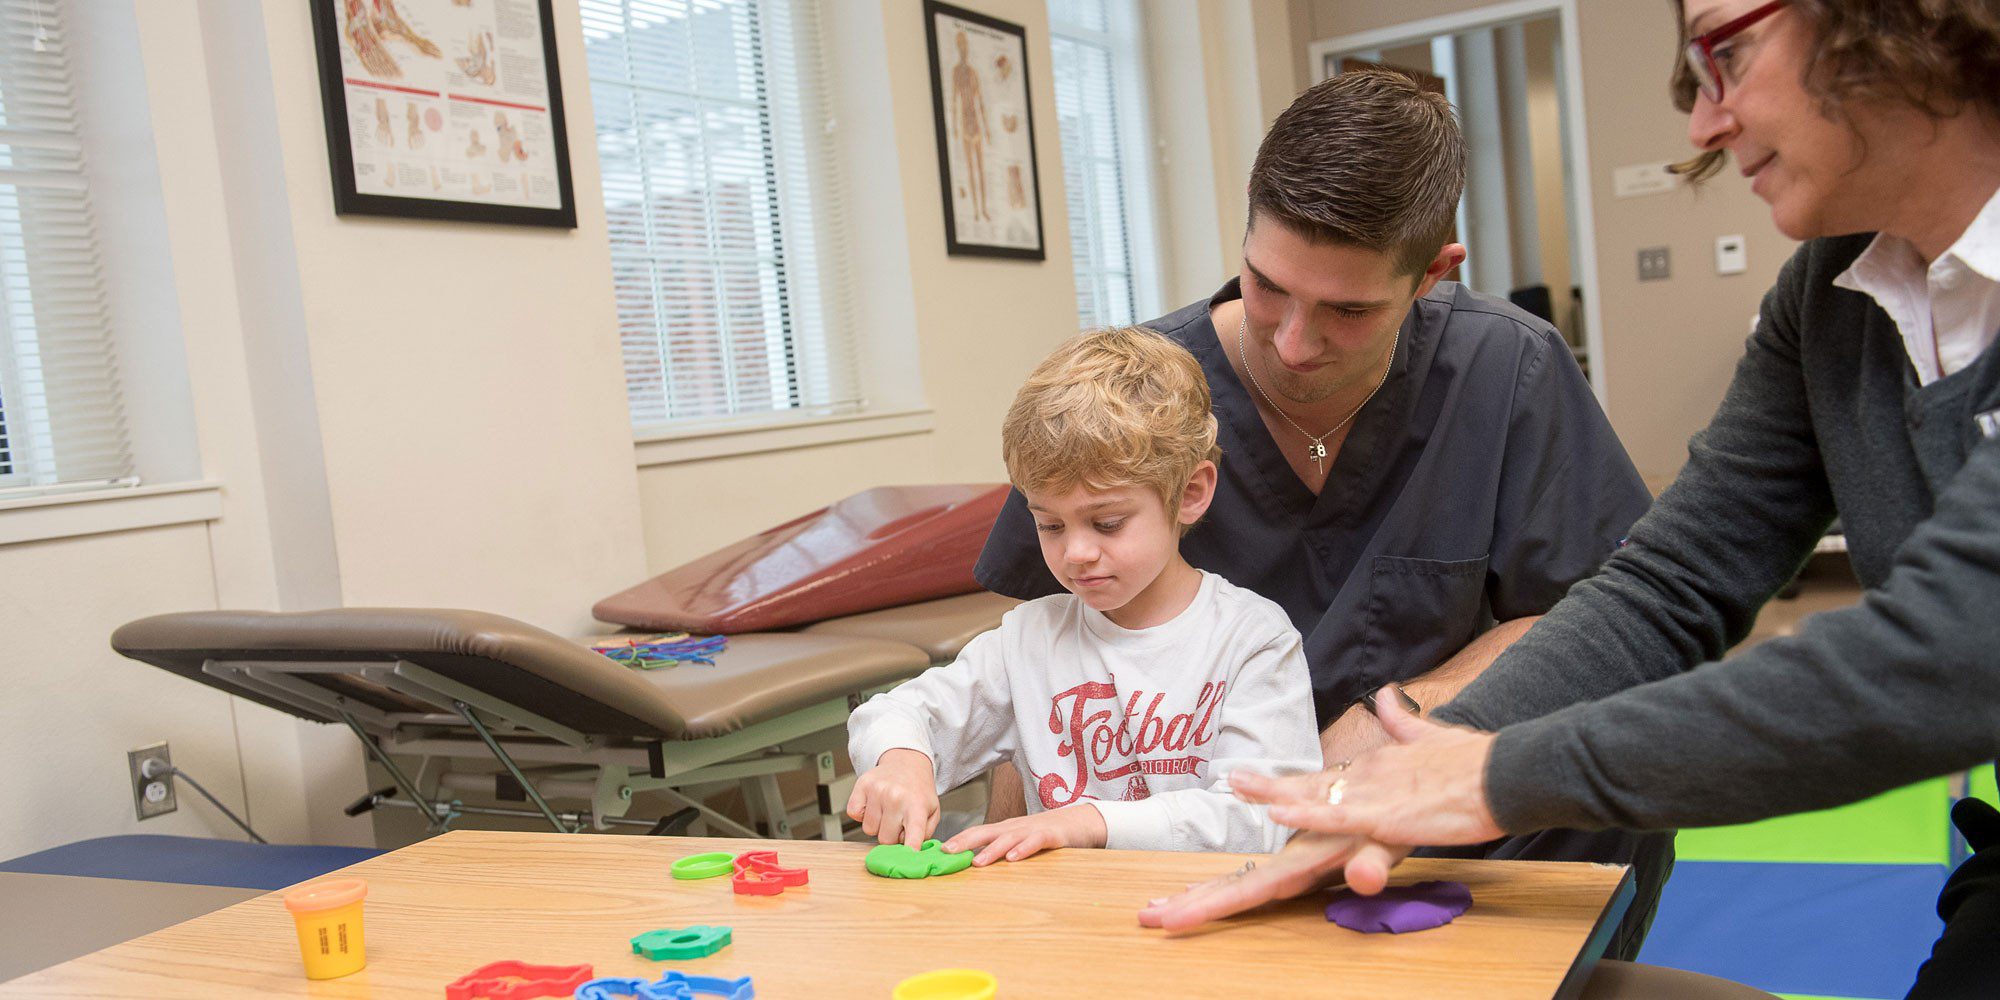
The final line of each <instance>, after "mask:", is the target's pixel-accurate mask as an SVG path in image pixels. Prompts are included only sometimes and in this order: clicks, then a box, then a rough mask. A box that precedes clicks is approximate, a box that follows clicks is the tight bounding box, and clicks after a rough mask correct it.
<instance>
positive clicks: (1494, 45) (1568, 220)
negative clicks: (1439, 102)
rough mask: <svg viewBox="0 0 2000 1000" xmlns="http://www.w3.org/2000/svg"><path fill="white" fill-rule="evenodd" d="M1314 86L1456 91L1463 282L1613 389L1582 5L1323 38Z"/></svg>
mask: <svg viewBox="0 0 2000 1000" xmlns="http://www.w3.org/2000/svg"><path fill="white" fill-rule="evenodd" d="M1310 55H1311V65H1312V73H1313V82H1315V83H1317V82H1319V81H1321V80H1324V79H1326V78H1328V77H1330V76H1334V75H1337V74H1339V73H1342V72H1353V71H1356V70H1358V69H1364V68H1368V69H1388V70H1392V71H1395V72H1400V73H1403V74H1405V75H1407V76H1409V77H1411V78H1412V79H1414V80H1416V81H1417V83H1418V84H1419V85H1420V86H1422V87H1424V88H1425V89H1427V90H1432V91H1435V92H1440V93H1443V94H1444V95H1445V97H1446V98H1447V99H1449V100H1450V101H1451V103H1452V106H1453V107H1454V108H1456V109H1457V110H1458V115H1459V120H1460V122H1461V124H1462V126H1463V129H1464V133H1465V140H1466V185H1465V196H1464V197H1463V198H1462V199H1461V200H1460V202H1459V208H1458V218H1457V229H1458V237H1457V238H1458V240H1459V242H1461V243H1464V244H1465V246H1466V262H1465V265H1464V266H1463V267H1462V268H1460V270H1459V271H1458V272H1457V273H1456V275H1455V277H1456V278H1457V280H1460V281H1463V282H1464V283H1465V284H1466V285H1467V286H1469V287H1471V288H1472V289H1474V290H1476V291H1480V292H1485V293H1487V294H1490V295H1493V296H1496V297H1499V298H1503V299H1508V300H1510V301H1512V302H1513V303H1514V304H1515V305H1517V306H1519V307H1521V308H1522V309H1524V310H1526V311H1528V312H1530V313H1532V314H1534V315H1537V316H1540V317H1542V318H1544V319H1546V320H1548V321H1549V322H1550V323H1551V324H1552V325H1554V326H1555V328H1556V329H1557V330H1558V331H1559V332H1560V333H1561V334H1562V336H1563V338H1564V340H1566V341H1568V343H1569V345H1570V349H1571V351H1572V352H1573V353H1575V355H1576V358H1577V363H1578V364H1579V365H1580V366H1581V367H1582V368H1583V370H1584V372H1585V373H1586V374H1587V375H1589V376H1590V381H1591V386H1592V388H1593V389H1594V390H1595V391H1596V393H1597V395H1598V397H1599V399H1600V401H1601V400H1602V398H1603V396H1604V388H1603V370H1604V365H1603V358H1602V338H1601V336H1600V334H1599V333H1598V317H1597V306H1596V260H1595V252H1594V245H1593V244H1594V241H1593V238H1592V232H1591V228H1590V213H1589V184H1588V181H1589V173H1588V166H1587V158H1586V156H1585V151H1584V146H1583V115H1582V106H1583V105H1582V95H1581V92H1580V90H1579V89H1578V88H1577V86H1576V79H1577V74H1578V72H1579V71H1578V66H1577V62H1576V58H1575V9H1574V0H1528V2H1525V3H1523V2H1515V3H1508V4H1503V5H1498V6H1495V7H1490V8H1485V9H1482V10H1474V11H1467V12H1464V13H1461V14H1454V15H1448V16H1445V17H1439V18H1431V19H1428V20H1424V21H1419V22H1413V23H1410V24H1406V25H1400V26H1396V27H1391V28H1385V29H1381V30H1378V31H1370V32H1365V33H1361V34H1356V35H1348V36H1342V37H1339V38H1330V39H1325V40H1322V41H1319V42H1315V43H1313V45H1312V46H1311V47H1310Z"/></svg>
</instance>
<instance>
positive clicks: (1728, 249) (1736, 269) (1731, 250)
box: [1715, 236, 1750, 274]
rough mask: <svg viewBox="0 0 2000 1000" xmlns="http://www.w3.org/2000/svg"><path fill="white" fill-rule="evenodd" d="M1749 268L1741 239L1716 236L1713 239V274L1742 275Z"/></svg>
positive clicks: (1739, 237)
mask: <svg viewBox="0 0 2000 1000" xmlns="http://www.w3.org/2000/svg"><path fill="white" fill-rule="evenodd" d="M1749 266H1750V260H1749V257H1748V256H1747V255H1746V254H1745V252H1744V250H1743V237H1741V236H1718V237H1716V238H1715V273H1717V274H1742V273H1743V272H1744V270H1745V269H1747V268H1749Z"/></svg>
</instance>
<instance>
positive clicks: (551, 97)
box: [308, 0, 576, 229]
mask: <svg viewBox="0 0 2000 1000" xmlns="http://www.w3.org/2000/svg"><path fill="white" fill-rule="evenodd" d="M308 2H310V3H311V5H312V22H313V37H314V43H315V48H316V49H317V52H318V57H319V83H320V104H321V106H322V110H323V111H324V112H325V119H326V147H327V160H328V164H329V166H330V168H331V172H332V175H333V176H332V180H333V211H334V214H336V215H381V216H390V217H395V218H404V219H442V220H446V221H451V222H486V223H499V224H505V225H523V226H549V227H553V228H560V229H575V228H576V190H575V187H574V185H573V184H572V182H571V179H570V163H569V131H568V127H569V126H568V120H567V119H566V118H565V116H564V114H563V99H562V74H561V73H560V71H559V68H558V64H557V61H556V34H555V11H554V5H553V3H552V0H537V2H538V6H539V9H540V14H541V28H542V60H543V66H544V68H545V70H546V79H547V85H548V108H547V114H548V116H549V131H550V139H551V144H552V145H553V147H554V159H555V166H556V186H557V189H558V197H559V202H560V203H559V205H558V207H554V208H548V207H541V206H535V205H505V204H493V203H490V202H483V201H471V200H453V199H449V198H437V197H414V196H413V197H405V196H402V195H385V194H376V193H369V192H363V191H359V190H357V189H356V184H355V166H354V164H355V157H354V146H353V141H352V136H351V134H350V133H349V130H348V129H349V122H350V121H351V119H350V117H349V109H348V106H347V80H346V77H345V73H344V71H343V68H342V62H341V35H342V22H341V20H340V18H341V11H340V10H339V9H338V8H340V7H341V6H342V0H308ZM403 2H404V3H405V4H408V3H411V2H415V0H403ZM373 85H376V86H380V84H373ZM434 96H435V95H434ZM465 99H466V100H475V99H473V98H465ZM485 103H494V104H504V102H497V101H487V102H485ZM520 107H526V106H524V105H522V106H520ZM413 127H414V126H413ZM495 138H496V145H498V136H496V137H495Z"/></svg>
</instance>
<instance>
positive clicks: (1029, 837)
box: [944, 802, 1106, 868]
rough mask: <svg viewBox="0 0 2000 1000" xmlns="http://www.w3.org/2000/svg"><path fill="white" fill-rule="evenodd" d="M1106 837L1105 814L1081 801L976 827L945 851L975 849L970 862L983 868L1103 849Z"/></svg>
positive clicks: (945, 848) (962, 835)
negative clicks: (1064, 851) (1067, 850)
mask: <svg viewBox="0 0 2000 1000" xmlns="http://www.w3.org/2000/svg"><path fill="white" fill-rule="evenodd" d="M1105 836H1106V834H1105V830H1104V814H1103V813H1100V812H1098V811H1097V807H1096V806H1093V805H1091V804H1090V803H1088V802H1083V803H1079V804H1077V805H1073V806H1065V807H1063V808H1061V809H1050V810H1049V811H1047V812H1039V813H1036V814H1034V815H1033V816H1016V817H1014V818H1013V819H1008V820H1001V821H1000V822H998V823H987V824H986V825H984V826H975V827H973V828H972V829H970V830H967V831H965V832H964V833H961V834H959V835H958V836H956V837H953V838H951V839H950V840H948V841H946V842H945V844H944V852H945V853H946V854H956V853H958V852H959V851H973V850H976V851H978V852H979V853H978V854H976V855H974V856H973V858H972V863H973V865H974V866H975V867H979V868H984V867H986V866H987V865H990V864H992V863H993V862H995V861H999V860H1000V859H1002V858H1005V859H1007V860H1008V861H1021V860H1024V859H1026V858H1030V857H1033V856H1034V855H1036V854H1038V853H1040V852H1042V851H1050V850H1055V849H1056V848H1060V847H1103V846H1104V838H1105Z"/></svg>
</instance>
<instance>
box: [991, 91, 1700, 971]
mask: <svg viewBox="0 0 2000 1000" xmlns="http://www.w3.org/2000/svg"><path fill="white" fill-rule="evenodd" d="M1464 182H1465V150H1464V143H1463V140H1462V139H1461V137H1460V134H1459V130H1458V125H1457V122H1456V121H1455V119H1454V118H1453V117H1452V114H1451V109H1450V106H1449V105H1448V104H1447V103H1446V102H1445V100H1444V99H1443V98H1442V97H1439V96H1437V95H1433V94H1426V93H1424V92H1422V91H1420V90H1419V89H1418V88H1417V87H1416V86H1415V85H1414V84H1412V83H1410V82H1409V81H1408V80H1407V79H1405V78H1404V77H1402V76H1399V75H1395V74H1389V73H1374V72H1363V73H1351V74H1343V75H1341V76H1337V77H1334V78H1333V79H1330V80H1328V81H1326V82H1324V83H1321V84H1320V85H1318V86H1316V87H1314V88H1312V89H1311V90H1308V91H1306V92H1305V93H1304V94H1303V95H1301V96H1300V97H1299V98H1298V99H1297V100H1296V101H1295V102H1294V103H1293V104H1292V105H1291V106H1290V107H1289V108H1287V109H1286V110H1285V112H1284V113H1283V114H1281V115H1280V116H1279V117H1278V119H1277V121H1276V122H1274V123H1273V124H1272V126H1271V130H1270V132H1269V133H1268V134H1267V135H1266V136H1265V137H1264V141H1263V144H1262V145H1261V146H1260V147H1259V149H1258V153H1257V159H1256V162H1255V164H1254V165H1253V167H1252V168H1251V175H1250V191H1249V194H1250V197H1249V201H1250V218H1249V226H1248V231H1247V233H1246V235H1245V237H1244V241H1243V270H1242V274H1241V275H1240V276H1239V277H1237V278H1233V279H1231V280H1230V281H1229V282H1228V283H1227V284H1225V285H1224V286H1223V287H1222V289H1221V290H1220V291H1218V292H1216V293H1215V295H1214V296H1212V297H1211V298H1209V299H1207V300H1206V301H1202V302H1197V303H1194V304H1193V305H1190V306H1188V307H1186V308H1184V309H1181V310H1179V311H1176V312H1174V313H1171V314H1169V315H1167V316H1165V317H1162V318H1160V319H1158V320H1154V321H1153V322H1151V323H1148V324H1146V325H1147V326H1149V327H1151V328H1153V329H1155V330H1158V331H1160V332H1161V333H1163V334H1166V335H1167V336H1168V337H1171V338H1173V339H1174V340H1176V341H1178V342H1180V343H1181V344H1182V345H1184V346H1185V347H1186V348H1187V349H1188V350H1189V351H1190V352H1192V353H1193V354H1194V356H1195V357H1196V358H1197V359H1198V360H1200V362H1201V364H1202V368H1203V370H1204V371H1205V372H1206V373H1207V375H1208V381H1209V388H1210V391H1211V393H1212V395H1213V397H1214V401H1215V403H1214V405H1215V415H1216V418H1217V420H1218V422H1219V423H1220V425H1221V436H1220V444H1221V446H1222V455H1223V457H1222V461H1221V463H1220V473H1221V475H1220V482H1219V483H1218V484H1217V487H1216V495H1215V501H1214V504H1213V506H1211V507H1210V509H1209V514H1208V516H1207V518H1205V519H1204V520H1203V521H1202V522H1201V523H1200V524H1199V525H1197V526H1196V527H1195V528H1194V529H1193V530H1192V531H1190V532H1189V533H1188V535H1187V537H1186V538H1185V539H1183V540H1182V543H1181V548H1182V552H1183V553H1184V554H1185V555H1186V556H1187V559H1188V561H1189V562H1191V563H1193V564H1194V565H1196V566H1198V567H1201V568H1203V569H1207V570H1211V571H1213V572H1216V573H1218V574H1220V575H1222V576H1223V577H1224V578H1226V579H1228V580H1229V581H1230V582H1232V583H1235V584H1237V585H1238V586H1242V587H1247V588H1249V589H1251V590H1254V591H1256V592H1257V593H1259V594H1262V595H1263V596H1265V597H1267V598H1270V599H1271V600H1273V601H1276V602H1277V603H1278V604H1279V605H1281V606H1283V607H1284V609H1285V610H1286V612H1287V613H1288V614H1289V615H1290V616H1291V619H1292V622H1293V624H1295V625H1296V626H1297V627H1298V629H1299V632H1300V633H1301V634H1302V635H1303V636H1304V637H1305V649H1306V659H1307V662H1308V663H1309V664H1310V667H1311V670H1312V679H1313V698H1314V704H1315V708H1316V709H1317V711H1318V714H1319V721H1320V726H1321V728H1322V730H1323V734H1322V737H1321V743H1322V746H1323V747H1324V749H1325V751H1326V759H1327V760H1328V762H1336V761H1341V760H1347V759H1350V758H1352V757H1355V756H1357V755H1358V754H1360V753H1362V752H1363V751H1365V750H1368V749H1372V748H1373V747H1375V746H1377V745H1380V744H1382V743H1384V742H1387V738H1386V736H1385V735H1384V734H1383V733H1382V730H1381V727H1380V726H1379V725H1378V724H1377V723H1376V722H1375V720H1374V717H1373V716H1372V715H1371V714H1370V712H1369V705H1370V701H1369V699H1368V697H1367V696H1368V695H1369V694H1371V693H1372V692H1373V691H1375V690H1376V689H1378V688H1380V687H1382V686H1384V685H1395V686H1397V687H1398V688H1399V689H1400V690H1401V691H1402V692H1403V693H1404V694H1405V695H1406V696H1407V697H1408V698H1409V700H1410V701H1411V702H1414V704H1415V705H1416V706H1418V707H1419V710H1421V708H1424V707H1432V706H1437V705H1442V704H1443V703H1444V702H1446V701H1448V700H1449V699H1450V698H1451V696H1452V695H1454V694H1456V693H1457V692H1458V691H1459V689H1460V688H1462V687H1464V686H1465V685H1466V684H1467V683H1468V682H1470V681H1471V680H1472V679H1473V678H1474V677H1477V676H1478V675H1479V673H1480V671H1481V670H1483V669H1485V667H1486V666H1487V664H1489V663H1491V662H1492V660H1493V658H1494V657H1495V656H1497V655H1498V654H1499V652H1500V651H1501V650H1503V649H1505V648H1506V647H1507V646H1508V644H1510V643H1511V642H1513V641H1514V640H1515V639H1516V638H1518V637H1520V635H1521V634H1522V633H1524V632H1525V631H1527V629H1528V627H1529V626H1530V625H1532V624H1533V623H1534V621H1535V619H1536V617H1537V616H1539V615H1540V614H1542V613H1543V612H1544V611H1547V610H1548V609H1549V608H1550V607H1551V606H1553V605H1554V604H1555V603H1556V601H1557V600H1558V599H1559V598H1561V597H1562V596H1563V592H1564V591H1566V590H1567V589H1568V588H1569V586H1570V584H1572V583H1574V582H1576V581H1577V580H1579V579H1582V578H1583V577H1585V576H1588V575H1590V574H1591V573H1592V572H1593V571H1594V570H1595V569H1596V568H1597V566H1598V564H1599V563H1601V562H1603V561H1604V559H1605V558H1606V557H1607V556H1609V555H1610V554H1611V552H1612V550H1613V549H1614V548H1616V547H1617V545H1618V543H1619V540H1620V539H1621V538H1622V537H1623V536H1624V534H1625V531H1626V529H1627V528H1628V527H1630V526H1631V524H1632V522H1633V521H1635V520H1637V519H1638V517H1639V515H1640V514H1642V513H1644V512H1645V510H1646V507H1647V505H1648V504H1649V502H1650V496H1649V495H1648V493H1647V492H1646V489H1645V486H1644V484H1643V483H1641V482H1640V480H1639V475H1638V473H1637V471H1636V470H1634V469H1633V467H1632V463H1631V460H1630V459H1629V458H1628V457H1627V456H1626V454H1625V450H1624V448H1623V447H1622V446H1621V445H1620V444H1619V443H1618V439H1617V437H1616V436H1615V435H1614V434H1613V433H1612V430H1611V426H1610V424H1609V423H1608V422H1607V421H1606V420H1605V417H1604V413H1603V411H1602V410H1601V409H1600V408H1599V407H1598V405H1597V401H1596V399H1595V398H1594V397H1593V396H1592V395H1591V392H1590V386H1589V384H1588V383H1587V382H1586V381H1585V379H1584V377H1583V374H1582V372H1581V371H1580V370H1578V368H1577V365H1576V361H1575V359H1574V358H1573V357H1572V356H1571V354H1570V352H1569V348H1568V346H1567V344H1566V343H1565V341H1564V340H1563V339H1562V337H1561V336H1560V335H1559V334H1558V333H1557V332H1556V331H1555V330H1554V329H1552V328H1551V327H1550V326H1549V325H1548V324H1546V323H1544V322H1542V321H1540V320H1537V319H1535V318H1533V317H1531V316H1529V315H1528V314H1526V313H1524V312H1522V311H1520V310H1519V309H1516V308H1514V307H1513V306H1511V305H1509V304H1507V303H1505V302H1503V301H1500V300H1498V299H1494V298H1491V297H1488V296H1484V295H1480V294H1477V293H1474V292H1472V291H1471V290H1469V289H1467V288H1465V287H1464V286H1462V285H1460V284H1458V283H1457V282H1453V281H1442V280H1440V279H1442V278H1443V277H1444V276H1445V275H1446V274H1448V273H1450V272H1451V271H1452V270H1453V269H1455V268H1456V267H1457V266H1458V265H1459V263H1460V262H1462V261H1463V260H1464V259H1465V252H1466V251H1465V247H1463V246H1461V245H1459V244H1457V243H1455V242H1452V241H1451V237H1452V233H1453V216H1454V210H1455V208H1456V206H1457V203H1458V199H1459V194H1460V192H1461V191H1462V190H1463V188H1464ZM976 575H977V577H978V579H979V581H980V583H981V584H983V585H984V586H985V587H986V588H987V589H989V590H992V591H995V592H997V593H1002V594H1007V595H1010V596H1013V597H1019V598H1034V597H1040V596H1043V595H1047V594H1053V593H1059V592H1061V590H1062V588H1061V586H1060V585H1059V584H1058V583H1057V582H1056V580H1055V578H1054V577H1053V576H1051V575H1050V573H1049V570H1048V569H1047V567H1046V566H1045V565H1044V564H1043V562H1042V558H1041V555H1040V550H1039V547H1038V545H1037V541H1036V537H1035V527H1034V521H1033V519H1032V518H1031V517H1030V516H1029V514H1028V512H1027V509H1026V506H1025V504H1024V502H1023V501H1022V499H1021V497H1020V495H1019V494H1018V493H1015V494H1014V495H1012V496H1010V497H1009V498H1008V501H1007V506H1006V508H1005V509H1004V510H1003V511H1002V512H1001V514H1000V518H999V521H998V522H997V523H996V524H995V525H994V528H993V533H992V535H991V536H990V537H989V538H988V539H987V542H986V548H985V551H984V552H982V553H981V555H980V558H979V564H978V568H977V570H976ZM995 786H996V787H995V792H994V808H995V812H996V814H998V815H1014V814H1017V813H1018V812H1019V811H1020V810H1021V809H1022V808H1023V806H1022V805H1021V790H1020V786H1019V784H1018V778H1017V777H1016V776H1015V775H1013V773H1012V772H1011V769H1008V768H999V769H997V770H996V774H995ZM991 818H993V817H989V819H991ZM1672 852H1673V835H1672V834H1671V833H1656V834H1648V835H1637V834H1633V833H1630V832H1625V831H1608V832H1603V833H1589V834H1586V833H1580V832H1576V831H1560V830H1558V831H1545V832H1543V833H1540V834H1535V835H1532V836H1526V837H1518V838H1513V839H1509V840H1505V841H1499V842H1495V843H1492V844H1487V845H1483V846H1481V847H1478V848H1471V849H1458V850H1457V851H1455V852H1454V853H1455V854H1457V855H1458V856H1473V857H1496V858H1533V859H1539V860H1567V861H1582V860H1589V861H1608V862H1619V863H1629V864H1633V865H1635V866H1636V871H1637V875H1638V881H1639V897H1638V899H1637V900H1636V901H1635V903H1634V904H1633V906H1632V909H1631V912H1630V914H1629V915H1628V918H1627V920H1626V923H1625V925H1624V926H1623V927H1622V928H1621V929H1620V932H1619V936H1618V937H1617V938H1616V939H1615V940H1614V942H1613V945H1612V949H1611V951H1610V952H1609V953H1608V954H1611V955H1612V956H1614V957H1625V958H1630V957H1631V956H1632V955H1634V954H1636V953H1637V951H1638V945H1639V943H1640V941H1641V940H1642V939H1643V936H1644V933H1645V928H1646V927H1647V926H1648V925H1649V924H1650V922H1651V918H1652V912H1653V909H1654V907H1655V905H1656V903H1657V900H1658V894H1659V889H1660V886H1661V885H1662V884H1663V883H1664V882H1665V879H1666V874H1667V871H1668V870H1669V869H1670V867H1671V864H1672V856H1673V853H1672Z"/></svg>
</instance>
